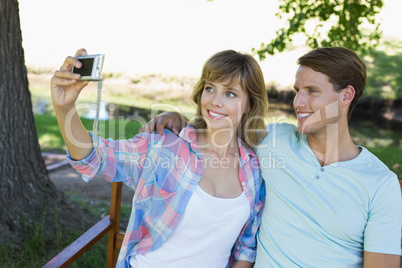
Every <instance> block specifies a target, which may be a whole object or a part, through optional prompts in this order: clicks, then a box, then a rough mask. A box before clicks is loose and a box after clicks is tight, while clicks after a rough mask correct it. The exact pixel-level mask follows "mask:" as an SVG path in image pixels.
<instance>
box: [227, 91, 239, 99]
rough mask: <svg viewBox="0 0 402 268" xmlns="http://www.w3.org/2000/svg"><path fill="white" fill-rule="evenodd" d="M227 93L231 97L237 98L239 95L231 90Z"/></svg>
mask: <svg viewBox="0 0 402 268" xmlns="http://www.w3.org/2000/svg"><path fill="white" fill-rule="evenodd" d="M226 95H227V96H228V97H229V98H235V97H237V95H236V94H234V93H233V92H230V91H229V92H227V93H226Z"/></svg>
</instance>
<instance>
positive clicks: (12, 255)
mask: <svg viewBox="0 0 402 268" xmlns="http://www.w3.org/2000/svg"><path fill="white" fill-rule="evenodd" d="M66 196H67V197H68V198H69V199H70V200H72V201H73V202H76V203H77V204H79V205H81V206H83V207H85V208H87V209H88V210H89V211H90V212H91V213H93V214H94V215H96V216H99V218H101V217H103V216H105V213H108V211H109V202H107V201H104V200H92V199H88V198H85V197H83V196H82V195H77V194H75V193H71V192H70V193H66ZM130 212H131V204H124V203H123V204H122V206H121V214H120V217H121V222H122V223H126V224H127V222H128V219H129V217H130ZM55 221H56V222H58V220H57V217H55ZM27 224H28V223H27ZM29 227H30V229H32V231H31V235H30V236H29V238H28V239H27V240H25V241H24V242H23V243H21V245H19V246H18V247H16V248H10V247H7V246H1V247H0V251H1V254H0V264H1V267H7V268H17V267H27V268H31V267H32V268H34V267H42V266H43V265H44V264H46V263H47V262H48V261H49V260H51V259H52V258H53V257H54V256H56V255H57V254H58V253H59V252H60V251H62V250H63V249H64V248H65V247H66V246H68V245H69V244H70V243H72V242H73V241H74V240H75V239H77V238H78V237H79V236H80V235H81V234H82V233H83V232H81V231H76V232H65V231H64V230H62V229H61V227H58V230H57V237H56V238H55V239H54V240H47V239H46V238H45V237H44V236H43V235H42V233H43V231H44V228H46V227H45V226H44V225H43V224H42V223H39V224H37V225H36V226H29ZM107 242H108V241H107V236H105V237H103V238H102V239H101V240H100V241H98V242H97V243H96V244H95V245H94V246H92V247H91V249H90V250H88V251H87V252H85V253H84V254H83V255H82V256H81V257H79V258H78V259H77V260H76V261H75V262H74V263H73V264H72V265H71V266H70V267H75V268H81V267H95V268H96V267H99V268H103V267H105V263H106V257H107Z"/></svg>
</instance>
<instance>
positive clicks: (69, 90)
mask: <svg viewBox="0 0 402 268" xmlns="http://www.w3.org/2000/svg"><path fill="white" fill-rule="evenodd" d="M78 55H87V52H86V50H85V49H79V50H77V52H76V53H75V56H74V57H71V56H69V57H67V58H66V59H65V61H64V63H63V65H62V66H61V67H60V70H57V71H56V72H55V73H54V75H53V77H52V79H51V82H50V84H51V96H52V99H53V106H54V108H55V109H56V108H59V109H71V108H72V107H73V106H74V105H75V101H76V100H77V98H78V96H79V94H80V92H81V90H82V89H83V88H84V87H85V86H86V85H87V84H88V81H79V80H78V79H80V78H81V75H79V74H76V73H73V72H72V70H73V67H74V66H75V67H76V68H81V66H82V64H81V62H80V61H79V60H77V59H76V58H75V57H76V56H78Z"/></svg>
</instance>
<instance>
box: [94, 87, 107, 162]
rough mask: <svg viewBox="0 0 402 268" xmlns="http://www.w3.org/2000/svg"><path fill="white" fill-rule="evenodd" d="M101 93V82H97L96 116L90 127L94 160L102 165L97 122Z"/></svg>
mask: <svg viewBox="0 0 402 268" xmlns="http://www.w3.org/2000/svg"><path fill="white" fill-rule="evenodd" d="M101 93H102V81H101V80H99V81H98V94H97V98H96V115H95V120H94V124H93V126H92V143H93V146H94V149H95V153H96V158H97V159H98V161H99V162H100V163H103V162H104V161H105V158H104V157H103V156H102V153H101V151H100V149H99V144H98V122H99V112H100V101H101Z"/></svg>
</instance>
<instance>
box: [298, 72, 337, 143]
mask: <svg viewBox="0 0 402 268" xmlns="http://www.w3.org/2000/svg"><path fill="white" fill-rule="evenodd" d="M294 88H295V90H296V96H295V97H294V100H293V107H294V109H295V113H296V117H297V121H298V124H297V131H298V132H299V133H302V134H313V135H314V134H320V133H326V129H327V128H326V126H327V124H332V123H336V122H338V120H339V111H338V102H339V100H340V95H341V94H340V93H337V92H335V91H334V86H333V85H332V84H331V83H330V82H329V78H328V76H326V75H325V74H323V73H320V72H316V71H314V70H313V69H311V68H309V67H306V66H302V65H301V66H300V67H299V68H298V70H297V72H296V80H295V84H294Z"/></svg>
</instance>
